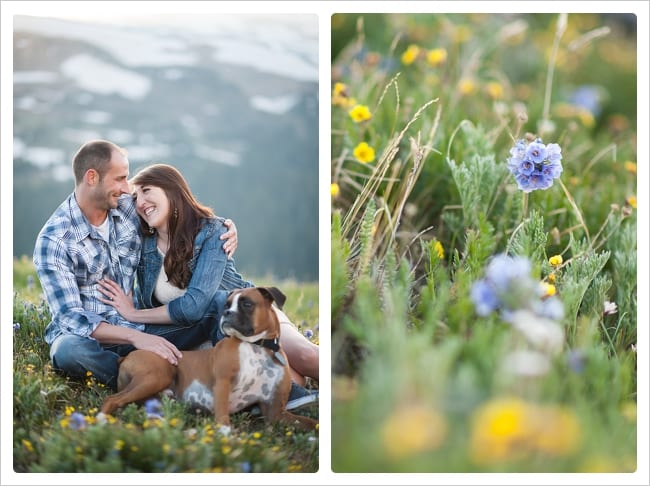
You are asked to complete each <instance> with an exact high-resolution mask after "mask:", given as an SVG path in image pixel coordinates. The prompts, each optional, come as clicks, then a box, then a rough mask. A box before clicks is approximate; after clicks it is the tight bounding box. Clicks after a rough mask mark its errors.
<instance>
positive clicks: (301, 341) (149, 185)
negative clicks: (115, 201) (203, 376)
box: [101, 164, 318, 386]
mask: <svg viewBox="0 0 650 486" xmlns="http://www.w3.org/2000/svg"><path fill="white" fill-rule="evenodd" d="M131 186H132V188H133V197H134V200H135V205H136V211H137V213H138V216H139V217H140V223H141V229H142V232H143V245H142V254H141V258H140V263H139V265H138V271H137V277H138V278H137V286H136V297H137V301H138V308H135V307H134V305H133V298H132V295H131V294H128V295H127V294H125V293H124V292H123V291H122V290H121V289H120V287H119V286H118V285H116V284H115V283H114V282H112V281H110V280H108V279H105V280H104V281H103V283H102V287H101V290H102V292H103V293H104V295H105V296H106V298H105V299H103V300H102V302H104V303H107V304H110V305H112V306H113V307H114V308H115V309H116V310H117V311H118V312H119V313H120V314H121V315H122V316H123V317H124V318H125V319H127V320H129V321H132V322H146V323H148V324H171V323H174V324H182V325H187V326H191V325H194V324H196V323H197V322H202V323H205V321H206V320H209V321H211V322H210V324H211V325H210V326H209V328H210V329H212V335H211V336H210V340H211V344H213V343H215V342H216V341H218V340H219V339H221V338H222V337H223V335H220V332H219V325H218V322H217V319H218V316H219V315H220V314H221V311H222V310H223V308H224V306H225V301H226V296H227V291H230V290H233V289H236V288H243V287H252V286H253V284H252V283H251V282H248V281H246V280H244V279H243V278H242V276H241V275H240V274H239V273H238V272H237V270H236V269H235V265H234V262H233V260H232V259H229V258H228V256H227V255H226V253H225V251H224V249H223V247H222V242H221V241H220V239H219V237H220V236H221V235H222V234H223V233H225V232H226V231H227V228H225V227H224V225H223V222H224V219H223V218H219V217H216V216H215V215H214V212H213V211H212V210H211V209H210V208H208V207H206V206H204V205H202V204H201V203H200V202H198V201H197V200H196V198H195V197H194V195H193V194H192V193H191V191H190V188H189V186H188V184H187V182H186V181H185V178H184V177H183V176H182V174H181V173H180V172H179V171H178V170H177V169H176V168H174V167H172V166H170V165H166V164H154V165H151V166H149V167H147V168H145V169H143V170H141V171H140V172H138V173H137V174H136V175H135V177H134V178H133V179H132V180H131ZM275 311H276V312H277V314H278V318H279V320H280V324H281V338H280V343H281V345H282V347H283V349H284V351H285V353H286V354H287V358H288V359H289V366H290V368H291V375H292V378H293V381H294V382H295V383H297V384H299V385H303V386H304V384H305V377H311V378H313V379H315V380H318V346H317V345H315V344H314V343H312V342H311V341H309V340H308V339H307V338H305V337H304V336H303V335H302V334H301V333H300V332H299V331H298V330H297V329H296V327H295V326H294V325H293V324H292V323H291V321H290V320H289V318H288V317H287V316H286V315H285V314H284V313H283V312H282V311H281V310H279V309H277V308H275Z"/></svg>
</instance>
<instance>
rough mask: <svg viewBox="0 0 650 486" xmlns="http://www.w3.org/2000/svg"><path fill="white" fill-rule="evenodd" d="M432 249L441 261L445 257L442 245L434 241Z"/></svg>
mask: <svg viewBox="0 0 650 486" xmlns="http://www.w3.org/2000/svg"><path fill="white" fill-rule="evenodd" d="M433 248H434V249H435V250H436V252H437V253H438V258H440V259H441V260H442V259H443V258H444V257H445V249H444V248H443V247H442V243H440V242H439V241H436V244H435V245H434V246H433Z"/></svg>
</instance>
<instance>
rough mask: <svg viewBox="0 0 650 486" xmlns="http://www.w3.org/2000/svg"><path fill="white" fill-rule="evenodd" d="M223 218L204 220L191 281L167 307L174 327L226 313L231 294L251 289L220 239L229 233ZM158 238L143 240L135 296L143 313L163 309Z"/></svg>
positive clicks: (193, 260)
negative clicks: (158, 283) (158, 294)
mask: <svg viewBox="0 0 650 486" xmlns="http://www.w3.org/2000/svg"><path fill="white" fill-rule="evenodd" d="M223 222H224V219H223V218H209V219H207V218H206V219H204V220H203V227H202V228H201V229H200V230H199V232H198V234H197V235H196V238H195V239H194V251H193V254H192V259H191V260H190V262H189V265H190V271H191V272H192V277H191V278H190V281H189V283H188V286H187V289H186V292H185V294H184V295H183V296H181V297H178V298H177V299H174V300H172V301H171V302H169V304H168V307H167V309H168V312H169V316H170V317H171V319H172V321H173V322H174V324H179V325H192V324H194V323H197V322H200V321H201V320H202V319H203V318H204V317H206V315H207V314H212V313H214V312H218V313H219V314H220V313H221V311H222V310H223V307H224V306H225V302H226V296H227V295H228V292H229V291H230V290H233V289H236V288H243V287H252V286H253V284H252V283H251V282H248V281H246V280H244V279H243V278H242V276H241V275H240V274H239V273H238V272H237V270H236V269H235V264H234V261H233V260H232V259H230V260H229V259H228V257H227V256H226V252H225V251H224V250H223V240H220V239H219V238H220V236H221V235H222V234H224V233H225V232H226V231H227V228H226V227H225V226H224V225H223ZM157 241H158V236H157V235H145V236H144V237H143V244H142V254H141V257H140V263H139V265H138V271H137V277H138V279H137V282H138V284H137V286H136V296H137V300H138V307H139V308H141V309H144V308H152V307H157V306H160V302H158V301H157V300H156V298H155V297H154V295H153V294H154V288H155V286H156V280H157V279H158V274H159V273H160V269H161V267H162V265H163V257H162V256H161V255H160V253H159V252H158V248H157Z"/></svg>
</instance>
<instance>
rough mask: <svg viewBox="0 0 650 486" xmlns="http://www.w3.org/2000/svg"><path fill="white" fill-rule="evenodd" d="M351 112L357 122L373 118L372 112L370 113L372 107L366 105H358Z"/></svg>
mask: <svg viewBox="0 0 650 486" xmlns="http://www.w3.org/2000/svg"><path fill="white" fill-rule="evenodd" d="M349 114H350V118H352V120H354V122H355V123H361V122H363V121H366V120H370V119H371V118H372V113H370V109H369V108H368V107H367V106H366V105H356V106H355V107H354V108H352V109H351V110H350V111H349Z"/></svg>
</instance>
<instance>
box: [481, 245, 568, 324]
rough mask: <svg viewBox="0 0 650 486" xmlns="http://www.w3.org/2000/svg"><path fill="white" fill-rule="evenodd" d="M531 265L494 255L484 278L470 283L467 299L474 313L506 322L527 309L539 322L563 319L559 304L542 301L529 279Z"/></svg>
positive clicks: (540, 292)
mask: <svg viewBox="0 0 650 486" xmlns="http://www.w3.org/2000/svg"><path fill="white" fill-rule="evenodd" d="M531 271H532V265H531V263H530V261H529V260H528V259H527V258H525V257H522V256H508V255H496V256H495V257H494V258H492V260H490V263H489V264H488V266H487V268H486V270H485V277H484V278H482V279H480V280H478V281H476V282H474V285H473V286H472V289H471V291H470V297H471V299H472V301H473V302H474V307H475V309H476V313H477V314H478V315H480V316H487V315H489V314H490V313H492V312H494V311H499V312H500V313H501V317H502V318H503V319H505V320H509V318H510V316H511V314H512V313H513V312H514V311H517V310H522V309H528V310H529V311H531V312H532V313H534V314H535V315H536V316H538V317H540V318H546V319H550V320H554V321H559V320H561V319H562V318H563V317H564V307H563V305H562V301H560V299H558V298H557V297H546V298H545V292H544V291H543V290H544V289H542V288H541V287H540V285H539V282H538V281H537V280H536V279H534V278H533V276H532V275H531Z"/></svg>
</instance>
